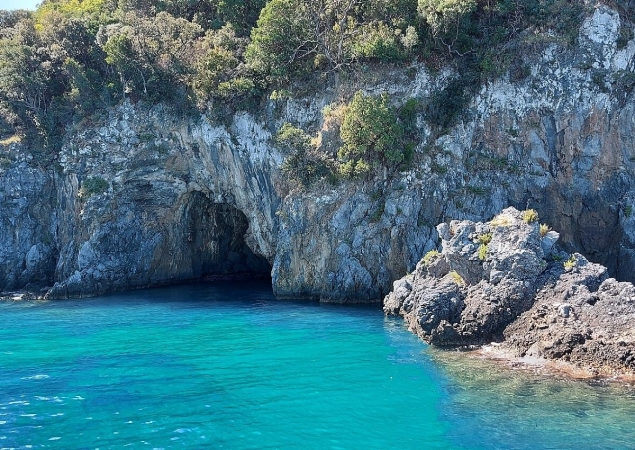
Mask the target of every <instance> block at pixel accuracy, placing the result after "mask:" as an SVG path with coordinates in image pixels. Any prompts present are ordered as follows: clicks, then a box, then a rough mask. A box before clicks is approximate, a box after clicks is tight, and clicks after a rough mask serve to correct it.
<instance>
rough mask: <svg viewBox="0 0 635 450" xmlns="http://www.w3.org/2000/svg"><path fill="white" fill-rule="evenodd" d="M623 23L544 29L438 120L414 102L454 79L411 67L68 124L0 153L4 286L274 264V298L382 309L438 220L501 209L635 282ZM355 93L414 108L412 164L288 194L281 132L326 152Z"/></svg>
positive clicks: (59, 292) (627, 49)
mask: <svg viewBox="0 0 635 450" xmlns="http://www.w3.org/2000/svg"><path fill="white" fill-rule="evenodd" d="M621 27H622V23H621V20H620V17H619V15H618V14H617V13H616V12H615V11H614V10H612V9H610V8H608V7H606V6H601V7H598V8H597V9H596V10H595V12H594V13H593V14H592V15H591V16H589V18H588V19H587V20H586V21H585V22H584V24H583V26H582V27H581V29H580V32H579V37H578V40H577V41H578V43H577V44H576V45H575V46H571V45H568V44H566V43H561V42H558V41H557V40H553V41H550V40H549V39H548V38H545V37H541V40H540V41H539V42H536V43H535V51H534V52H533V53H532V54H529V55H526V56H527V57H526V61H523V64H522V65H521V66H519V67H515V66H513V67H512V68H510V70H508V71H507V72H506V73H505V74H503V75H502V76H501V77H498V78H497V79H495V80H493V81H491V82H489V83H487V84H485V85H483V86H481V88H480V90H478V92H477V93H476V95H475V96H474V97H473V98H472V99H471V101H470V102H468V103H467V104H466V105H465V107H464V108H463V109H462V111H460V113H459V115H458V116H457V119H456V120H455V121H454V122H452V123H454V125H452V126H450V127H448V128H443V129H439V127H438V126H434V125H433V124H432V123H431V121H430V118H429V117H428V112H429V111H431V110H432V109H433V108H434V106H435V102H438V101H439V100H438V98H439V97H438V94H439V92H441V91H442V90H443V89H444V88H445V87H447V86H448V84H449V83H451V81H452V80H453V79H454V78H456V77H457V74H456V72H455V71H454V70H453V69H452V68H446V69H443V70H441V71H440V72H438V73H434V74H433V73H432V72H431V71H429V70H428V69H426V68H425V67H424V66H422V65H419V64H414V63H413V65H411V66H410V67H408V68H405V69H400V68H393V69H390V70H389V71H388V72H386V70H385V69H384V70H382V71H369V72H368V73H367V74H364V75H363V76H362V78H361V79H356V80H354V81H344V82H342V83H341V84H340V85H338V86H337V87H334V86H325V87H324V89H322V90H320V92H318V93H316V94H311V95H306V96H304V97H298V98H290V99H285V100H269V101H267V102H264V103H263V104H262V105H261V108H260V109H259V112H258V113H257V114H256V113H247V112H238V113H235V114H233V115H231V116H227V117H222V118H220V119H218V118H212V116H211V115H210V116H205V115H203V116H198V117H191V116H186V117H184V116H181V115H179V114H176V113H175V112H174V111H173V110H171V109H170V108H169V107H168V106H155V107H147V106H144V105H142V104H133V103H132V102H130V101H126V102H124V103H123V104H121V105H119V106H117V107H114V108H112V109H111V110H110V111H108V112H107V114H106V115H104V116H103V117H102V118H101V119H94V120H93V121H92V122H89V121H87V122H85V123H83V124H80V125H76V126H73V127H69V130H68V133H67V136H66V140H65V144H64V146H63V148H62V151H61V153H60V154H59V156H58V158H57V161H56V163H55V164H53V165H52V166H51V167H43V166H42V165H41V164H39V163H38V158H37V156H33V155H35V154H36V153H37V149H28V148H24V147H22V146H21V145H20V144H11V145H4V146H2V150H1V151H2V155H6V156H3V158H4V159H2V161H4V162H3V164H2V165H0V223H2V229H1V230H0V242H1V243H2V245H1V246H0V292H1V291H9V290H15V289H22V288H34V289H35V288H38V289H39V288H40V287H48V288H49V289H48V294H47V295H48V296H49V298H56V297H66V296H86V295H94V294H98V293H103V292H108V291H114V290H121V289H129V288H136V287H145V286H153V285H159V284H165V283H171V282H175V281H179V280H188V279H196V278H198V277H200V276H204V275H209V274H228V273H269V272H271V276H272V282H273V288H274V291H275V293H276V295H277V296H279V297H281V298H284V297H296V298H298V297H302V298H312V299H319V300H321V301H331V302H352V301H357V302H369V301H370V302H374V301H377V302H378V301H380V300H381V298H382V297H383V296H384V295H385V294H386V293H387V292H389V290H390V288H391V283H392V281H393V280H395V279H397V278H399V277H400V276H402V275H403V274H404V273H406V272H408V271H412V270H414V268H415V265H416V263H417V261H419V260H420V258H421V257H422V255H424V254H425V253H426V252H427V251H428V250H430V249H432V248H434V247H435V243H436V241H437V238H438V235H437V231H436V229H435V228H434V226H433V224H436V223H439V222H446V221H448V220H450V219H471V220H479V219H483V218H489V217H492V216H493V215H494V214H495V212H497V211H499V210H501V209H502V208H504V207H505V206H508V205H513V206H515V207H517V208H519V209H525V208H527V207H531V208H535V209H537V210H539V211H540V212H541V215H542V216H543V220H545V221H547V222H549V223H550V224H552V226H553V227H554V228H556V229H558V230H560V232H561V237H560V242H561V244H562V246H563V248H564V249H565V250H567V251H570V252H573V251H577V252H580V253H581V254H584V255H585V256H586V257H588V258H589V259H590V260H592V261H595V262H598V263H602V264H604V265H606V266H607V267H608V270H609V273H610V274H611V275H612V276H615V277H616V278H618V279H621V280H633V279H635V217H633V214H632V212H633V204H634V203H635V142H633V139H634V137H633V136H635V98H634V97H633V94H632V89H633V87H634V85H635V83H634V82H633V79H635V74H634V71H635V58H634V57H635V41H633V40H631V41H628V42H627V43H626V44H625V45H624V43H623V42H621V41H620V39H619V37H620V36H621V35H623V34H624V33H620V29H621ZM618 44H619V45H618ZM356 89H363V90H365V91H366V92H368V93H370V94H378V93H381V92H387V93H389V94H390V97H391V99H392V100H393V101H394V102H395V103H396V104H398V105H400V104H403V103H404V102H406V101H407V100H409V99H416V100H417V102H418V104H419V105H421V108H419V111H418V113H417V136H418V141H417V143H416V144H417V145H416V149H415V153H416V154H415V158H414V163H413V166H412V168H411V169H410V170H408V171H406V172H402V173H395V174H379V175H377V176H376V177H375V178H373V179H368V180H354V181H344V182H341V183H340V184H338V185H336V186H331V185H328V184H325V185H322V186H314V187H312V188H310V189H308V190H307V189H299V188H297V187H296V186H292V185H290V183H289V182H288V180H286V179H285V177H283V176H282V175H281V171H280V166H281V164H282V162H283V160H284V157H285V155H283V154H281V152H280V151H279V149H278V148H277V147H276V145H275V140H274V139H273V136H274V135H275V133H276V131H277V130H278V129H279V128H280V126H281V125H282V124H283V123H284V122H290V123H292V124H294V125H297V126H300V127H302V128H303V129H305V130H307V131H309V132H315V133H318V134H319V135H320V136H321V138H322V139H323V142H324V149H325V150H327V151H330V150H329V149H330V147H329V133H330V130H327V127H325V118H324V114H323V112H322V111H323V108H324V107H325V106H326V105H329V104H337V103H338V102H341V101H342V99H346V98H348V96H350V93H351V92H353V91H354V90H356ZM331 134H332V133H331ZM528 276H529V275H528ZM448 289H450V287H448ZM518 295H520V293H519V294H518Z"/></svg>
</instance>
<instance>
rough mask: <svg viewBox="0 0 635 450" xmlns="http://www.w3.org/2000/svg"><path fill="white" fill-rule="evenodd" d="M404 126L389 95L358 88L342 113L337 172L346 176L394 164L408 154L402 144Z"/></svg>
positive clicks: (358, 174) (360, 174)
mask: <svg viewBox="0 0 635 450" xmlns="http://www.w3.org/2000/svg"><path fill="white" fill-rule="evenodd" d="M403 135H404V130H403V126H402V125H401V124H400V123H399V122H398V120H397V113H396V111H395V109H394V108H393V107H392V106H391V105H390V103H389V102H388V96H387V95H385V94H384V95H382V96H380V97H373V96H370V95H365V94H364V93H363V92H361V91H358V92H357V93H356V94H355V95H354V97H353V100H352V101H351V103H350V104H349V105H348V107H347V108H346V110H345V112H344V117H343V120H342V126H341V128H340V136H341V138H342V141H343V142H344V145H343V146H342V147H341V148H340V150H339V152H338V159H339V160H340V162H341V165H340V171H341V173H342V174H343V175H345V176H349V177H355V176H363V175H366V174H368V173H369V172H370V171H371V170H372V169H374V168H379V167H382V166H396V165H398V164H400V163H402V162H404V161H405V160H406V158H407V157H408V155H407V153H406V152H405V151H404V146H403Z"/></svg>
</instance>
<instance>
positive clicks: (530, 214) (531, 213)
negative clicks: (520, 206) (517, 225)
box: [523, 209, 538, 223]
mask: <svg viewBox="0 0 635 450" xmlns="http://www.w3.org/2000/svg"><path fill="white" fill-rule="evenodd" d="M523 221H524V222H525V223H533V222H537V221H538V212H537V211H536V210H535V209H527V210H525V211H523Z"/></svg>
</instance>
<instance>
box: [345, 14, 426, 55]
mask: <svg viewBox="0 0 635 450" xmlns="http://www.w3.org/2000/svg"><path fill="white" fill-rule="evenodd" d="M412 33H414V36H413V35H412ZM402 39H406V37H405V36H401V35H399V34H396V33H395V30H394V29H392V28H391V27H389V26H388V25H386V24H385V23H384V22H372V23H369V24H364V25H362V26H361V27H360V32H359V33H358V35H357V36H356V37H355V39H354V40H353V42H352V45H351V53H352V56H353V57H354V58H358V59H377V60H380V61H397V60H400V59H402V58H403V57H404V56H406V53H405V52H404V51H403V50H402V49H403V46H402V41H401V40H402ZM409 39H410V40H409V41H407V42H408V44H409V46H410V47H414V45H416V44H417V42H418V38H417V37H416V31H415V30H414V29H412V31H411V35H410V37H409Z"/></svg>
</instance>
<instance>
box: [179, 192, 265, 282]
mask: <svg viewBox="0 0 635 450" xmlns="http://www.w3.org/2000/svg"><path fill="white" fill-rule="evenodd" d="M185 217H186V220H187V221H188V222H187V226H186V228H185V234H186V235H185V236H184V238H185V239H184V240H185V242H186V247H187V249H188V250H189V251H187V253H189V256H190V258H191V264H192V266H191V270H192V275H193V277H194V278H207V279H224V278H228V279H229V278H241V277H245V278H254V277H257V278H268V277H270V276H271V265H270V264H269V262H268V261H267V259H266V258H264V257H263V256H260V255H256V254H254V252H253V251H252V250H251V248H249V246H248V245H247V244H246V243H245V234H246V233H247V229H248V228H249V221H248V220H247V217H246V216H245V214H243V213H242V211H240V210H238V209H236V208H234V207H233V206H231V205H229V204H227V203H214V202H212V201H211V200H210V199H209V198H208V197H207V196H205V195H204V194H203V193H201V192H193V193H192V194H191V195H190V198H189V199H188V202H187V204H186V207H185Z"/></svg>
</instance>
